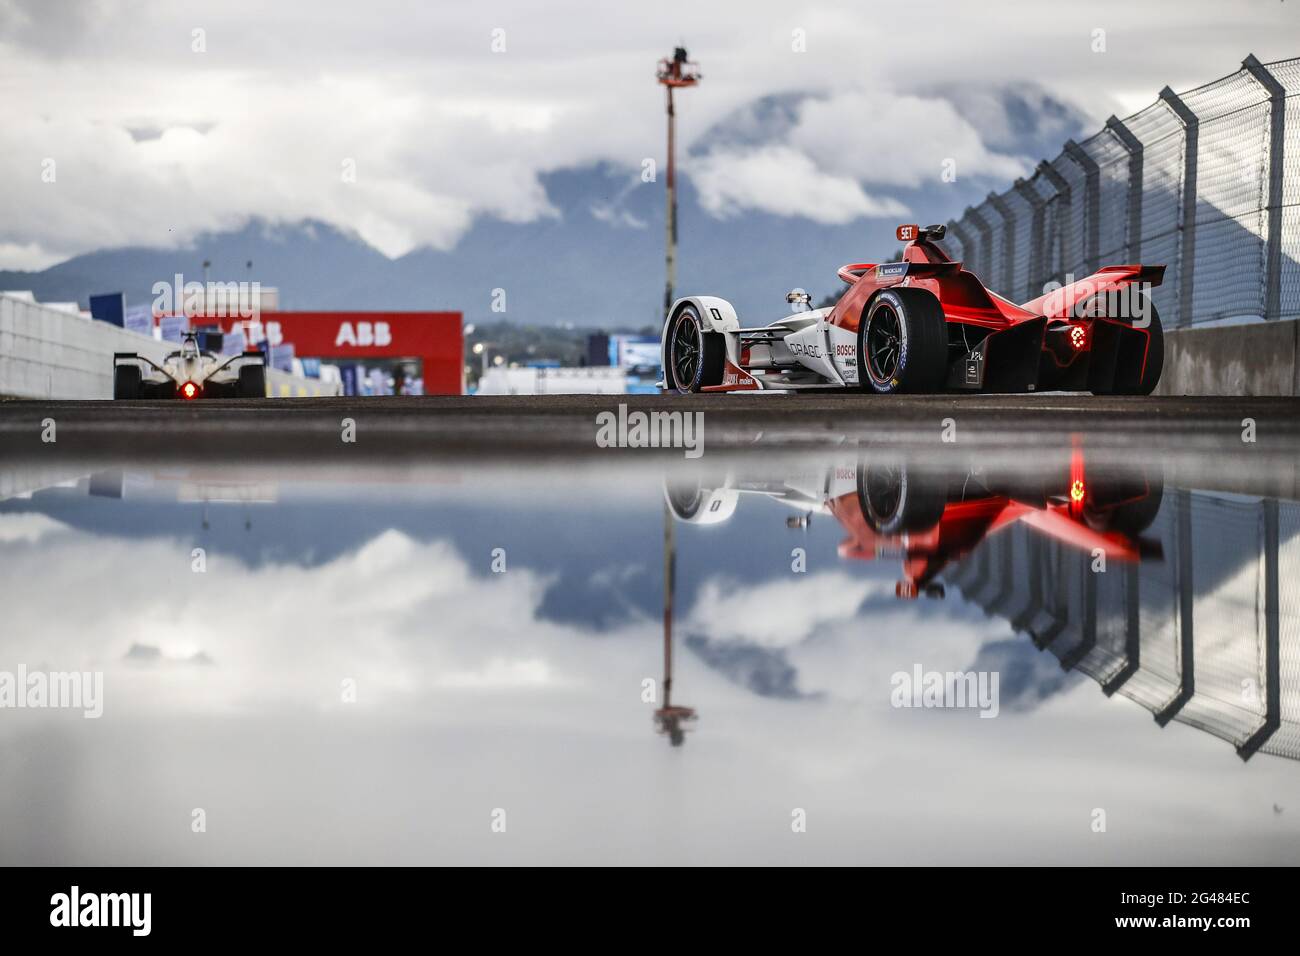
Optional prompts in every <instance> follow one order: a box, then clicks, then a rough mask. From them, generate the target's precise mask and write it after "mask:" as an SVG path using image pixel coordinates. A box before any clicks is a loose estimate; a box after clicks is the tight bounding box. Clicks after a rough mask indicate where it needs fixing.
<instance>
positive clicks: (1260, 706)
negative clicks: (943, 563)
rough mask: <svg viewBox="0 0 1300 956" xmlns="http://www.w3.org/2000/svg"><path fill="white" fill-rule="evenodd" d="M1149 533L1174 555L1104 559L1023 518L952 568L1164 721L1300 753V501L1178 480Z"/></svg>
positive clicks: (1065, 657) (978, 597)
mask: <svg viewBox="0 0 1300 956" xmlns="http://www.w3.org/2000/svg"><path fill="white" fill-rule="evenodd" d="M1145 537H1148V538H1150V539H1153V540H1158V541H1159V542H1160V550H1161V551H1162V552H1163V557H1162V558H1160V559H1158V560H1157V559H1147V560H1144V561H1143V562H1142V563H1141V564H1140V565H1137V564H1117V563H1114V562H1112V563H1111V564H1110V565H1109V567H1107V569H1106V571H1105V572H1103V573H1097V572H1094V571H1093V567H1092V561H1093V558H1092V555H1091V554H1090V553H1088V552H1086V551H1079V550H1077V549H1072V548H1070V547H1068V546H1067V545H1065V544H1062V543H1061V542H1059V541H1055V540H1053V539H1050V538H1046V537H1044V536H1042V535H1040V534H1038V533H1036V532H1034V531H1032V530H1031V529H1029V528H1027V527H1024V526H1022V525H1016V526H1013V527H1011V528H1007V529H1005V530H1004V531H1002V532H999V533H998V534H996V535H993V536H991V537H989V538H987V539H986V540H985V541H984V542H983V544H981V545H980V546H979V548H977V549H976V550H975V551H974V552H972V553H971V554H970V555H969V556H967V557H966V558H965V559H964V560H962V561H961V562H960V563H959V564H958V565H957V566H956V567H955V568H953V569H951V571H950V572H949V573H948V574H946V575H945V576H946V577H947V578H948V579H949V581H951V582H952V583H954V584H956V585H957V586H958V587H959V588H960V589H961V592H962V594H963V596H964V597H965V598H966V599H967V600H971V601H974V602H975V603H976V604H979V605H980V606H981V607H983V608H984V609H985V610H987V611H989V612H990V613H994V614H998V615H1001V616H1003V617H1006V618H1007V619H1008V620H1009V621H1010V622H1011V624H1012V626H1013V627H1015V628H1016V629H1017V630H1018V631H1021V632H1022V633H1025V634H1027V635H1028V636H1029V638H1030V639H1031V640H1033V641H1034V643H1035V644H1036V645H1037V646H1038V647H1039V648H1040V649H1047V650H1049V651H1050V652H1051V653H1052V654H1053V655H1055V656H1056V657H1057V658H1058V659H1059V660H1060V663H1061V666H1062V667H1063V668H1065V669H1067V670H1078V671H1081V672H1082V673H1084V674H1087V675H1088V676H1089V677H1091V678H1092V679H1093V680H1095V681H1097V683H1098V684H1100V685H1101V687H1102V690H1103V691H1104V692H1105V693H1106V694H1107V695H1110V694H1114V693H1119V694H1120V695H1122V696H1124V697H1128V698H1129V699H1130V700H1133V701H1136V702H1137V703H1139V704H1141V705H1142V706H1143V707H1145V708H1147V709H1148V710H1149V711H1151V713H1152V714H1153V715H1154V716H1155V719H1156V721H1157V722H1158V723H1159V724H1161V726H1163V725H1164V724H1166V723H1168V722H1169V721H1171V720H1174V721H1178V722H1179V723H1185V724H1189V725H1191V726H1193V727H1197V728H1198V729H1200V730H1204V731H1206V732H1208V733H1212V734H1214V735H1215V736H1217V737H1221V738H1223V739H1225V740H1228V741H1230V742H1231V743H1233V744H1234V745H1235V746H1236V748H1237V752H1238V753H1239V754H1240V755H1241V756H1242V757H1243V758H1249V757H1250V756H1251V755H1252V754H1254V753H1256V752H1263V753H1271V754H1277V755H1279V756H1284V757H1289V758H1291V759H1300V583H1298V582H1300V504H1297V503H1295V502H1282V503H1280V504H1279V502H1277V501H1275V500H1269V499H1266V500H1262V501H1261V500H1259V499H1253V500H1252V499H1245V498H1239V497H1231V498H1228V497H1220V496H1213V495H1203V494H1191V493H1188V492H1185V491H1176V492H1175V491H1169V492H1166V494H1165V498H1164V502H1163V505H1162V507H1161V509H1160V513H1159V514H1158V515H1157V517H1156V520H1155V522H1154V523H1153V524H1152V525H1151V527H1150V528H1149V529H1148V530H1147V532H1146V533H1145Z"/></svg>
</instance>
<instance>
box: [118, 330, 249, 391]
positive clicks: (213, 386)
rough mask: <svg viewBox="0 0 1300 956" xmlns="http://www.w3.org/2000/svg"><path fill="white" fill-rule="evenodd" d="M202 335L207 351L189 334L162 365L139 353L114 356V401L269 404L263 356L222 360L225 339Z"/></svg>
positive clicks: (239, 355)
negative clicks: (234, 400)
mask: <svg viewBox="0 0 1300 956" xmlns="http://www.w3.org/2000/svg"><path fill="white" fill-rule="evenodd" d="M204 335H205V337H206V341H205V343H204V344H205V345H207V346H208V349H202V348H200V347H199V340H198V333H197V332H187V333H185V336H184V338H182V340H181V347H180V348H179V349H177V350H176V351H175V352H172V353H170V354H169V355H168V356H167V357H166V358H165V359H164V360H163V362H162V364H161V365H159V364H158V363H157V362H154V361H153V360H152V359H149V358H146V357H145V356H143V355H139V354H137V353H135V352H118V353H116V354H115V355H114V356H113V398H115V399H132V398H168V399H171V398H175V399H181V400H183V401H192V400H194V399H197V398H265V397H266V358H265V356H264V355H263V354H262V353H261V352H256V351H251V352H241V353H237V354H235V355H231V356H225V357H223V356H222V355H220V354H218V353H219V351H220V349H221V334H220V333H219V332H206V333H204ZM209 349H211V350H215V351H210V350H209Z"/></svg>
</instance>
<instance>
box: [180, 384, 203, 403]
mask: <svg viewBox="0 0 1300 956" xmlns="http://www.w3.org/2000/svg"><path fill="white" fill-rule="evenodd" d="M198 394H199V387H198V386H197V385H195V384H194V383H193V382H186V383H185V384H184V385H182V386H181V395H182V396H183V397H184V398H186V399H191V398H194V397H195V396H197V395H198Z"/></svg>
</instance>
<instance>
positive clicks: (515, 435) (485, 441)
mask: <svg viewBox="0 0 1300 956" xmlns="http://www.w3.org/2000/svg"><path fill="white" fill-rule="evenodd" d="M620 405H621V406H624V407H625V409H626V412H627V413H628V414H631V413H634V412H638V411H642V412H655V411H659V412H690V413H694V412H700V413H702V415H703V418H702V419H701V420H700V422H701V424H702V428H703V435H704V448H705V451H706V452H712V453H718V452H728V451H730V452H736V451H747V452H753V451H756V450H779V449H787V450H789V449H795V450H798V449H809V448H818V447H831V446H836V445H842V444H844V443H846V442H850V443H861V444H868V445H873V446H874V445H897V446H902V447H906V448H907V449H909V450H913V451H915V450H925V449H938V450H944V449H945V447H946V446H949V445H955V446H957V447H961V448H966V449H970V448H984V449H996V448H1001V449H1013V450H1015V449H1019V450H1023V451H1025V452H1026V453H1032V450H1033V449H1034V448H1036V447H1044V446H1057V445H1061V444H1068V443H1070V442H1073V441H1081V440H1082V441H1086V442H1087V443H1088V444H1089V446H1090V447H1091V448H1093V449H1109V450H1111V451H1113V452H1116V453H1119V454H1123V453H1124V452H1125V451H1126V450H1132V451H1134V452H1135V453H1137V452H1140V453H1142V454H1145V455H1152V454H1160V453H1171V454H1172V453H1194V454H1198V455H1202V456H1205V455H1215V454H1227V453H1232V454H1234V455H1239V454H1241V453H1242V452H1243V449H1245V450H1247V451H1248V452H1249V453H1250V454H1252V455H1256V456H1259V457H1260V458H1268V459H1270V460H1274V461H1276V460H1279V459H1281V460H1287V459H1295V458H1296V457H1297V455H1300V399H1296V398H1224V397H1184V398H1172V397H1150V398H1127V397H1124V398H1121V397H1098V396H1091V395H1076V394H1064V393H1062V394H1042V395H958V396H898V397H894V396H875V395H861V394H848V395H846V394H843V393H840V394H834V393H827V394H807V393H805V394H765V395H691V396H676V395H673V396H667V395H551V396H482V397H478V396H445V397H444V396H427V397H395V398H301V399H273V400H243V401H240V400H211V401H197V402H153V401H135V402H108V401H102V402H89V401H29V400H4V401H0V461H3V460H6V459H7V460H11V461H14V460H30V459H32V458H37V457H39V458H42V459H46V460H48V459H49V458H50V457H51V456H54V457H59V458H64V457H69V456H70V457H74V458H76V459H79V460H93V459H100V458H110V459H121V458H126V457H129V458H133V459H137V460H146V459H185V460H195V459H210V458H216V459H225V460H230V459H248V458H253V459H258V460H268V459H272V460H313V459H325V460H332V459H338V458H340V457H342V456H348V457H352V456H358V455H360V456H364V457H367V458H372V459H375V458H378V459H383V458H400V459H411V458H419V459H423V460H429V459H437V458H444V459H450V458H455V457H458V456H465V455H472V456H476V457H495V456H500V457H506V458H510V457H514V458H520V457H522V458H529V457H533V456H552V455H553V456H563V457H573V456H582V455H585V454H600V455H609V454H611V453H615V454H617V453H623V454H646V455H655V454H660V455H676V456H680V455H681V454H682V453H681V451H680V450H676V451H674V450H665V449H658V448H649V449H647V448H639V449H638V448H616V449H609V448H603V447H600V446H599V445H598V444H597V441H596V435H597V431H598V425H597V416H598V415H599V414H600V413H602V412H614V413H615V414H618V410H619V406H620ZM346 419H351V420H352V421H353V422H354V423H355V429H354V432H353V434H354V437H355V441H352V442H344V441H343V439H342V434H343V430H344V427H345V420H346ZM1247 420H1250V421H1251V422H1253V432H1254V437H1255V441H1254V442H1243V433H1244V432H1245V431H1246V430H1247V429H1248V428H1250V427H1251V426H1250V424H1249V422H1247ZM51 421H52V422H53V423H54V425H55V431H54V437H55V439H56V440H55V441H54V442H50V441H49V440H48V438H49V437H50V430H49V429H48V427H46V424H45V423H47V422H51Z"/></svg>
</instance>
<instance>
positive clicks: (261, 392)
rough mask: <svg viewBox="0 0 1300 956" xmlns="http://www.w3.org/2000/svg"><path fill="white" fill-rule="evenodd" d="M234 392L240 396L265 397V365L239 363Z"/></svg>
mask: <svg viewBox="0 0 1300 956" xmlns="http://www.w3.org/2000/svg"><path fill="white" fill-rule="evenodd" d="M235 394H236V395H238V396H239V397H240V398H266V366H265V365H241V366H240V368H239V384H238V386H237V387H236V389H235Z"/></svg>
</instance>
